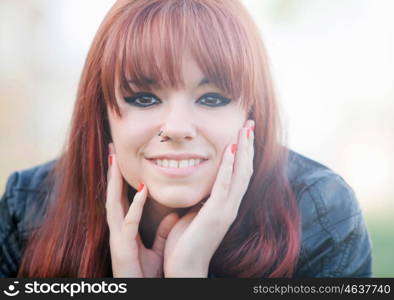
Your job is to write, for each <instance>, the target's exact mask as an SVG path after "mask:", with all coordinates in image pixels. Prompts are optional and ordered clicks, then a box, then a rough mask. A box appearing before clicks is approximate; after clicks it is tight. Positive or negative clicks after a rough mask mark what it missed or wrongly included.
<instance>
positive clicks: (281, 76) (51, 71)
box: [0, 0, 394, 277]
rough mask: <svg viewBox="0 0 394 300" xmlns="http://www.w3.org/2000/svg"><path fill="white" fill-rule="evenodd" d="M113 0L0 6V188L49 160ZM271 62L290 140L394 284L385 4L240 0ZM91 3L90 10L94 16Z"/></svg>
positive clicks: (392, 42) (390, 27) (391, 100)
mask: <svg viewBox="0 0 394 300" xmlns="http://www.w3.org/2000/svg"><path fill="white" fill-rule="evenodd" d="M114 2H115V1H114V0H84V1H79V0H56V1H52V0H1V1H0V136H1V138H0V166H1V168H0V191H1V193H2V192H3V191H4V187H5V182H6V180H7V178H8V176H9V175H10V174H11V173H12V172H13V171H15V170H21V169H25V168H28V167H31V166H34V165H37V164H39V163H43V162H45V161H48V160H50V159H53V158H54V157H56V156H58V154H59V152H60V150H61V148H62V146H63V143H64V141H65V137H66V133H67V129H68V126H69V122H70V118H71V112H72V108H73V104H74V100H75V94H76V90H77V85H78V80H79V76H80V73H81V69H82V66H83V63H84V59H85V57H86V54H87V51H88V48H89V46H90V43H91V41H92V39H93V35H94V34H95V32H96V30H97V28H98V26H99V24H100V22H101V20H102V18H103V17H104V15H105V13H106V12H107V11H108V9H109V8H110V6H111V5H112V4H113V3H114ZM243 2H244V3H245V5H246V6H247V8H249V10H250V12H251V15H252V16H253V18H254V19H255V20H256V22H257V24H258V26H259V28H260V30H261V34H262V36H263V40H264V42H265V45H266V48H267V50H268V54H269V57H270V62H269V63H270V66H271V70H272V74H273V79H274V83H275V87H276V92H277V95H278V100H279V104H280V108H281V111H282V120H283V124H284V127H285V129H286V135H287V144H288V145H289V146H290V148H292V149H293V150H296V151H298V152H300V153H302V154H303V155H305V156H308V157H310V158H312V159H314V160H317V161H319V162H321V163H323V164H325V165H327V166H328V167H330V168H332V169H333V170H334V171H336V172H337V173H339V174H340V175H341V176H343V178H344V179H345V180H346V181H347V182H348V183H349V184H350V186H352V188H353V189H354V190H355V192H356V195H357V198H358V199H359V201H360V205H361V207H362V209H363V212H364V216H365V219H366V222H367V225H368V228H369V232H370V235H371V239H372V242H373V258H374V265H373V271H374V276H375V277H394V204H393V199H394V184H392V178H394V176H393V175H394V155H392V153H394V121H393V117H392V115H393V112H394V84H393V83H394V55H393V53H394V18H393V17H392V12H393V11H394V1H391V0H380V1H374V0H333V1H326V0H243ZM92 7H94V9H92Z"/></svg>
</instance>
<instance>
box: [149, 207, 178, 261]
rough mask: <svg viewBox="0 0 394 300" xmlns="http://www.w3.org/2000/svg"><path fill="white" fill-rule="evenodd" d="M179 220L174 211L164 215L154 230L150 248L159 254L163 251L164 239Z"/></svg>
mask: <svg viewBox="0 0 394 300" xmlns="http://www.w3.org/2000/svg"><path fill="white" fill-rule="evenodd" d="M178 221H179V216H178V215H177V214H176V213H171V214H169V215H167V216H165V217H164V219H163V220H162V221H161V222H160V225H159V227H158V229H157V232H156V237H155V241H154V242H153V246H152V250H153V251H154V252H156V253H157V254H159V255H160V256H162V255H163V253H164V248H165V245H166V240H167V237H168V234H169V233H170V231H171V229H172V228H173V227H174V225H175V224H176V223H177V222H178Z"/></svg>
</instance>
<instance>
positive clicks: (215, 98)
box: [197, 93, 231, 107]
mask: <svg viewBox="0 0 394 300" xmlns="http://www.w3.org/2000/svg"><path fill="white" fill-rule="evenodd" d="M197 101H198V102H199V103H202V104H204V105H207V106H211V107H216V106H223V105H227V104H228V103H230V102H231V99H228V98H225V97H223V96H222V95H220V94H216V93H209V94H205V95H204V96H202V97H201V98H200V99H198V100H197Z"/></svg>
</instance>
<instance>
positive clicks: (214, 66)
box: [101, 0, 251, 110]
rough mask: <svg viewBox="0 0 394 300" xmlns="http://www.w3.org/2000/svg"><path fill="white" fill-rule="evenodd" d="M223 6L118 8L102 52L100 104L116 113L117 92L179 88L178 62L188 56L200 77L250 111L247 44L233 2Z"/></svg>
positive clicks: (183, 1)
mask: <svg viewBox="0 0 394 300" xmlns="http://www.w3.org/2000/svg"><path fill="white" fill-rule="evenodd" d="M224 2H225V3H224V4H223V3H221V2H219V1H196V0H164V1H163V0H161V1H138V0H137V1H131V2H129V3H128V4H126V5H125V6H123V7H121V8H119V9H118V10H117V11H116V14H115V15H117V16H116V18H115V21H114V22H115V23H114V24H113V26H112V27H111V28H110V30H109V31H108V36H107V42H106V45H105V49H104V51H103V60H102V62H103V64H102V67H101V70H102V74H101V79H102V87H103V91H106V92H104V98H105V101H106V102H107V103H109V104H110V105H111V104H113V105H115V106H116V107H117V104H116V101H115V99H116V98H115V90H116V89H117V90H119V91H120V93H121V94H122V95H123V96H125V95H131V94H133V93H135V92H136V90H133V88H134V89H139V90H141V89H145V90H148V89H149V88H150V87H151V85H152V84H153V83H155V86H158V87H159V88H163V87H172V88H175V89H179V88H183V87H184V86H185V84H184V81H183V78H182V57H183V55H184V53H185V52H186V51H190V54H191V55H192V57H193V58H194V59H195V61H196V63H197V65H198V66H199V68H200V69H201V71H202V73H203V74H204V77H205V78H207V79H208V80H209V81H210V82H211V83H212V84H214V85H216V86H217V87H218V88H220V89H221V90H222V91H223V92H224V93H225V94H226V95H228V96H229V97H231V98H232V99H234V100H240V102H241V103H240V104H241V106H243V107H244V108H245V109H246V110H249V108H250V106H251V103H250V102H251V97H248V95H247V93H243V92H245V91H247V90H248V89H247V85H248V84H250V80H251V79H250V75H249V74H250V71H251V70H250V67H251V66H250V62H251V60H249V59H248V57H249V56H250V53H249V51H248V43H247V41H248V38H247V34H246V32H245V29H244V28H243V27H242V25H241V24H239V22H237V20H238V19H239V17H237V16H235V15H232V14H234V13H235V12H236V10H235V9H233V10H231V9H229V8H231V5H229V4H231V3H232V4H235V1H231V0H227V1H224ZM238 9H239V8H238ZM130 83H132V85H131V84H130Z"/></svg>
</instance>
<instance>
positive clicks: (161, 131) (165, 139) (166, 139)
mask: <svg viewBox="0 0 394 300" xmlns="http://www.w3.org/2000/svg"><path fill="white" fill-rule="evenodd" d="M162 133H163V130H160V132H159V134H158V136H161V134H162ZM169 139H170V138H169V137H168V136H166V137H165V138H164V139H162V140H161V141H160V143H162V142H165V141H168V140H169Z"/></svg>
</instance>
